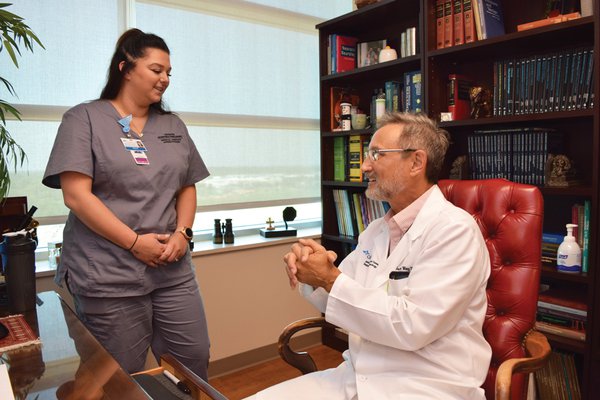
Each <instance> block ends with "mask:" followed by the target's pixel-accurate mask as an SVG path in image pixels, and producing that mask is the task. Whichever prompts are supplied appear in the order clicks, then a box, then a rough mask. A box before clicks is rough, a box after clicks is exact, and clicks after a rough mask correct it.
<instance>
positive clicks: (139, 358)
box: [73, 277, 210, 380]
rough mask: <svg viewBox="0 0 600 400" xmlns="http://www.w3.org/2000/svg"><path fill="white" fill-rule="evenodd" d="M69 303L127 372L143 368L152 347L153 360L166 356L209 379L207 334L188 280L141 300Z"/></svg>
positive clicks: (197, 294) (92, 299) (194, 290)
mask: <svg viewBox="0 0 600 400" xmlns="http://www.w3.org/2000/svg"><path fill="white" fill-rule="evenodd" d="M73 298H74V300H75V308H76V310H77V315H78V316H79V318H80V319H81V321H82V322H83V323H84V325H85V326H86V327H87V328H88V330H89V331H90V332H92V334H93V335H94V336H95V337H96V339H98V341H99V342H100V343H101V344H102V346H104V348H106V350H107V351H108V352H109V353H110V354H111V355H112V356H113V357H114V358H115V359H116V360H117V362H118V363H119V364H120V365H121V367H122V368H123V369H124V370H125V371H127V372H128V373H134V372H139V371H141V370H142V369H143V368H144V365H145V362H146V356H147V354H148V348H149V347H151V348H152V352H153V353H154V357H156V359H157V361H158V360H159V359H160V356H161V355H162V354H165V353H169V354H171V355H173V356H174V357H175V358H177V359H178V360H179V361H181V362H182V363H183V364H184V365H185V366H186V367H188V368H189V369H190V370H192V371H193V372H194V373H195V374H196V375H198V376H199V377H200V378H202V379H204V380H208V374H207V368H208V359H209V347H210V344H209V339H208V329H207V326H206V317H205V314H204V305H203V303H202V298H201V296H200V290H199V289H198V285H197V283H196V280H195V279H194V278H193V277H192V278H191V279H189V280H188V281H186V282H183V283H181V284H179V285H176V286H171V287H166V288H160V289H156V290H154V291H152V292H151V293H149V294H147V295H144V296H128V297H87V296H81V295H74V296H73Z"/></svg>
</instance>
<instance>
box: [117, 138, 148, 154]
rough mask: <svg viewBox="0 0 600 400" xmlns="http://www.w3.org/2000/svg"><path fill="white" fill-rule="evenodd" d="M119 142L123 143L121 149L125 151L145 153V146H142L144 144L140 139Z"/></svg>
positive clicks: (126, 139)
mask: <svg viewBox="0 0 600 400" xmlns="http://www.w3.org/2000/svg"><path fill="white" fill-rule="evenodd" d="M121 142H123V147H125V150H129V151H147V149H146V146H144V142H142V141H141V140H140V139H132V138H121Z"/></svg>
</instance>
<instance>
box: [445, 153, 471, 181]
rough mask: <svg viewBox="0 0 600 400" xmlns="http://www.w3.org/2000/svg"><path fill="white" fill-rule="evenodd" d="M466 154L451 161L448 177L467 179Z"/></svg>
mask: <svg viewBox="0 0 600 400" xmlns="http://www.w3.org/2000/svg"><path fill="white" fill-rule="evenodd" d="M467 174H468V167H467V156H459V157H457V158H456V160H454V161H453V162H452V168H451V169H450V176H449V177H450V179H468V176H467Z"/></svg>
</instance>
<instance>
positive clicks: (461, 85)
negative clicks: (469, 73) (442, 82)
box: [448, 74, 472, 121]
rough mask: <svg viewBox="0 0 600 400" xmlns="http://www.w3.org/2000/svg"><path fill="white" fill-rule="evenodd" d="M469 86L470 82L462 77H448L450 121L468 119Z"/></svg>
mask: <svg viewBox="0 0 600 400" xmlns="http://www.w3.org/2000/svg"><path fill="white" fill-rule="evenodd" d="M471 86H472V85H471V82H470V81H469V80H468V79H467V78H466V77H465V76H464V75H459V74H450V75H448V112H450V114H451V115H452V121H458V120H461V119H468V118H469V117H470V115H471V99H470V97H469V90H470V88H471Z"/></svg>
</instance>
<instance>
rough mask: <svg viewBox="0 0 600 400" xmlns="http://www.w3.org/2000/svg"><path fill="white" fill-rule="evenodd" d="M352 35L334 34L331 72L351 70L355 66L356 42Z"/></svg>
mask: <svg viewBox="0 0 600 400" xmlns="http://www.w3.org/2000/svg"><path fill="white" fill-rule="evenodd" d="M357 41H358V40H357V39H356V38H355V37H352V36H344V35H334V47H333V59H332V66H333V73H339V72H346V71H352V70H353V69H354V68H356V43H357Z"/></svg>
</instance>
